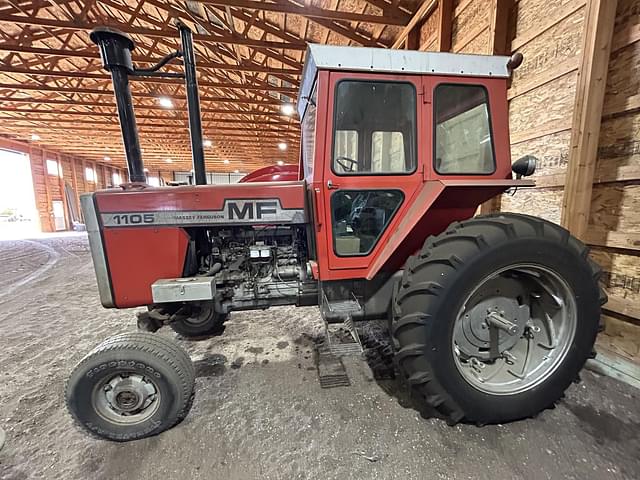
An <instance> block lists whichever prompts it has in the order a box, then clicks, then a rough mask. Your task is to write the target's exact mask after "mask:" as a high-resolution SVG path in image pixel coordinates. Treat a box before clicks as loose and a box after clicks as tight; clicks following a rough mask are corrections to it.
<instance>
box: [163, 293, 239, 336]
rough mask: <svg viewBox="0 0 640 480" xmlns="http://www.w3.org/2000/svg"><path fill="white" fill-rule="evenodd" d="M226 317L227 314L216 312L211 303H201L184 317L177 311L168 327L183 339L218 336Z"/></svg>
mask: <svg viewBox="0 0 640 480" xmlns="http://www.w3.org/2000/svg"><path fill="white" fill-rule="evenodd" d="M228 317H229V315H228V314H225V313H218V312H216V311H215V309H214V306H213V302H210V303H203V304H201V305H198V306H194V307H192V309H191V310H189V312H188V314H186V315H181V314H180V311H179V312H178V313H177V314H176V315H174V318H175V319H172V321H171V322H169V327H171V329H172V330H173V331H174V332H176V333H178V334H180V335H182V336H183V337H185V338H197V337H204V336H211V335H219V334H220V333H221V332H222V324H223V323H224V322H225V321H226V320H227V318H228Z"/></svg>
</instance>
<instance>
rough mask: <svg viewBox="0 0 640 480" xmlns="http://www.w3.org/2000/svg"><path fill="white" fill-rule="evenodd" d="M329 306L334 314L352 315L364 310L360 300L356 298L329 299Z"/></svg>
mask: <svg viewBox="0 0 640 480" xmlns="http://www.w3.org/2000/svg"><path fill="white" fill-rule="evenodd" d="M327 308H328V309H329V312H330V313H333V314H334V315H345V316H351V315H353V314H354V313H360V312H361V311H362V306H361V305H360V302H359V301H358V300H356V299H354V300H339V301H333V302H330V301H327Z"/></svg>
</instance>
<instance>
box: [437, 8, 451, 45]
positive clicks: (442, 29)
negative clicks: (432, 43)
mask: <svg viewBox="0 0 640 480" xmlns="http://www.w3.org/2000/svg"><path fill="white" fill-rule="evenodd" d="M452 28H453V0H440V2H439V4H438V32H437V35H438V44H437V47H438V51H439V52H449V51H451V41H452V37H451V33H452Z"/></svg>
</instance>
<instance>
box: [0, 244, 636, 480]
mask: <svg viewBox="0 0 640 480" xmlns="http://www.w3.org/2000/svg"><path fill="white" fill-rule="evenodd" d="M134 329H135V320H134V314H133V312H132V311H116V310H104V309H102V308H101V307H100V305H99V302H98V295H97V290H96V287H95V280H94V274H93V269H92V266H91V264H90V258H89V254H88V245H87V241H86V237H84V236H82V235H75V236H66V237H60V238H45V239H38V240H35V241H5V242H0V339H1V340H0V341H1V342H2V343H1V345H2V347H1V348H0V372H1V373H0V375H2V377H1V381H0V427H2V428H4V429H5V431H6V435H7V440H6V445H5V447H4V449H3V450H2V451H0V478H2V479H12V480H13V479H15V480H18V479H27V478H46V479H54V478H55V479H76V478H77V479H88V478H91V479H120V478H122V479H124V478H126V479H137V478H163V479H172V478H178V479H181V480H185V479H198V478H203V479H204V478H207V479H253V478H260V479H287V480H289V479H298V478H299V479H306V478H309V479H334V478H335V479H341V480H344V479H364V478H377V479H395V478H403V479H414V478H415V479H426V478H443V479H466V478H473V479H476V478H487V479H489V478H490V479H504V478H509V479H511V478H527V479H529V478H530V479H555V478H570V479H580V480H585V479H599V480H601V479H623V478H624V479H637V478H640V429H639V427H640V402H639V398H640V392H639V391H638V390H635V389H633V388H632V387H629V386H626V385H624V384H621V383H618V382H616V381H614V380H612V379H609V378H605V377H599V376H596V375H595V374H593V373H591V372H584V373H583V375H582V376H583V383H582V384H580V385H575V386H572V387H571V388H570V390H569V392H568V393H567V396H566V398H565V400H564V401H563V402H561V403H560V404H559V405H558V407H557V408H556V409H554V410H547V411H545V412H543V413H542V414H541V415H539V416H538V417H537V418H535V419H530V420H527V421H521V422H516V423H512V424H508V425H498V426H487V427H483V428H478V427H475V426H470V425H458V426H456V427H453V428H452V427H448V426H447V425H446V424H445V423H444V422H442V421H440V420H437V419H427V420H425V419H423V418H422V417H420V415H419V414H418V413H417V412H416V411H415V410H413V409H412V408H406V407H403V406H402V405H404V404H405V402H404V401H399V399H403V397H404V393H403V389H402V387H400V386H399V384H397V383H396V382H395V381H388V382H386V383H385V382H376V381H375V380H373V378H372V375H371V372H370V370H369V368H368V367H367V366H366V364H365V363H363V361H361V360H360V359H358V358H350V359H349V360H348V361H347V362H346V364H347V368H348V371H349V375H350V378H351V381H352V386H351V387H343V388H335V389H330V390H323V389H321V388H320V387H319V384H318V380H317V374H316V371H315V367H314V359H313V345H314V339H316V338H317V337H318V335H319V334H320V332H321V330H322V329H321V324H320V319H319V316H318V314H317V311H316V310H315V309H313V308H308V309H294V308H279V309H272V310H269V311H265V312H252V313H234V314H232V316H231V320H230V321H229V322H228V324H227V328H226V331H225V332H224V335H222V336H220V337H216V338H213V339H208V340H204V341H199V342H186V341H181V342H180V343H181V344H182V345H183V346H185V347H186V348H187V349H188V350H189V352H190V353H191V356H192V358H193V360H194V361H195V363H196V367H197V372H198V379H197V395H196V400H195V404H194V407H193V410H192V411H191V414H190V415H189V417H188V418H187V419H186V420H185V421H184V422H183V423H182V424H180V425H179V426H178V427H176V428H174V429H173V430H170V431H168V432H165V433H163V434H162V435H160V436H157V437H153V438H149V439H145V440H141V441H137V442H133V443H128V444H116V443H109V442H105V441H99V440H94V439H91V438H89V437H88V436H86V435H85V434H84V433H83V432H81V431H79V430H78V429H76V428H75V427H74V426H73V425H72V422H71V419H70V417H69V415H68V414H67V412H66V410H65V407H64V404H63V400H62V392H63V385H64V381H65V378H66V377H67V375H68V374H69V372H70V370H71V369H72V368H73V366H74V365H75V364H76V362H78V361H79V360H80V358H81V357H82V356H83V355H84V354H85V353H86V352H87V351H88V350H89V349H90V348H91V347H93V346H94V345H95V344H97V343H99V342H100V341H102V340H103V339H104V338H106V337H107V336H109V335H112V334H115V333H120V332H124V331H131V330H134ZM165 330H166V331H165ZM160 334H162V335H166V336H168V337H172V338H175V335H174V334H173V332H172V331H170V330H167V329H163V331H161V333H160Z"/></svg>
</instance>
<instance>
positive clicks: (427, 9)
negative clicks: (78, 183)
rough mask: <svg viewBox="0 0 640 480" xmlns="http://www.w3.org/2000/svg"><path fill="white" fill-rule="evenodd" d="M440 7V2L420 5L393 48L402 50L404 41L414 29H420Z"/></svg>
mask: <svg viewBox="0 0 640 480" xmlns="http://www.w3.org/2000/svg"><path fill="white" fill-rule="evenodd" d="M437 5H438V0H424V1H423V2H422V4H421V5H420V8H418V10H416V13H414V15H413V17H411V21H409V23H408V24H407V26H406V27H404V28H403V29H402V31H401V32H400V34H399V35H398V36H397V37H396V40H395V41H394V42H393V45H391V48H400V47H401V46H402V45H404V41H405V39H406V38H407V36H408V35H409V32H411V31H412V30H413V29H414V28H416V27H418V25H419V24H420V23H421V22H422V21H423V20H424V19H425V18H427V17H428V16H429V15H431V14H432V13H433V11H434V10H435V8H436V6H437Z"/></svg>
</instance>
